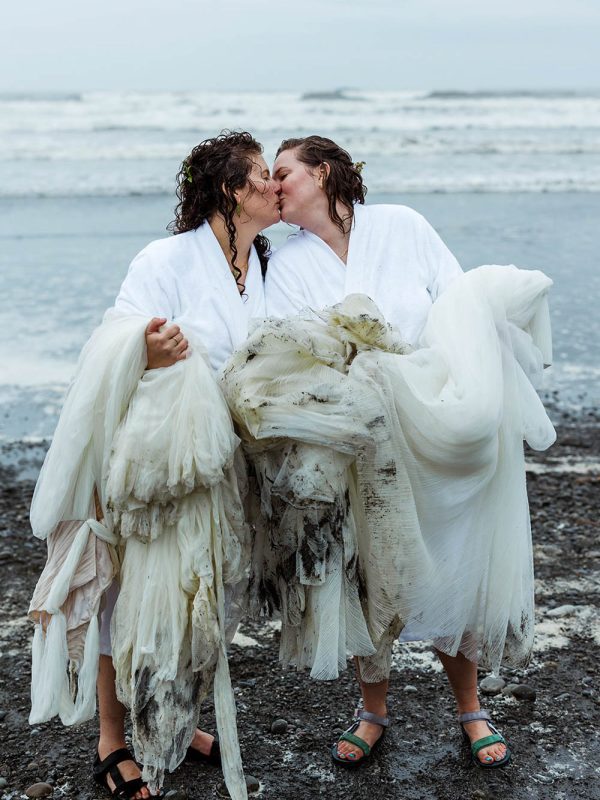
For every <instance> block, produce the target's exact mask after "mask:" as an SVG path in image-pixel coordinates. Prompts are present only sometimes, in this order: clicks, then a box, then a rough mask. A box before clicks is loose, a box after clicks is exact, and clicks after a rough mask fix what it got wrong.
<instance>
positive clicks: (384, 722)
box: [354, 708, 390, 728]
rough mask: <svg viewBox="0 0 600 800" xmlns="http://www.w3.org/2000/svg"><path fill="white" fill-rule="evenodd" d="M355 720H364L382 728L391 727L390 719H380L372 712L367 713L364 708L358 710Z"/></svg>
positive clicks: (355, 713)
mask: <svg viewBox="0 0 600 800" xmlns="http://www.w3.org/2000/svg"><path fill="white" fill-rule="evenodd" d="M354 718H355V719H362V720H363V721H364V722H370V723H371V724H373V725H381V727H382V728H388V727H389V725H390V718H389V717H380V716H378V715H377V714H373V713H372V712H371V711H365V709H364V708H357V709H356V711H355V712H354Z"/></svg>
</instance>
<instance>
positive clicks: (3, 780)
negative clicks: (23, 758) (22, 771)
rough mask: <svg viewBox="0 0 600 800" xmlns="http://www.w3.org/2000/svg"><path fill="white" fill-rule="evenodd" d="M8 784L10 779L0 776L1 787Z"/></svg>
mask: <svg viewBox="0 0 600 800" xmlns="http://www.w3.org/2000/svg"><path fill="white" fill-rule="evenodd" d="M7 786H8V781H7V780H6V778H0V789H6V787H7Z"/></svg>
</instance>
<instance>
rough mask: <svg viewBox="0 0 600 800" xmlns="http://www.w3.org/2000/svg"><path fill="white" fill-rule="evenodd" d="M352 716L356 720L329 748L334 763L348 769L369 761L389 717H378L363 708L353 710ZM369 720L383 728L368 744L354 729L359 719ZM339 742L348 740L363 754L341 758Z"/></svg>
mask: <svg viewBox="0 0 600 800" xmlns="http://www.w3.org/2000/svg"><path fill="white" fill-rule="evenodd" d="M354 717H355V719H356V722H354V723H353V724H352V725H351V726H350V727H349V728H348V730H347V731H344V733H342V735H341V736H340V738H339V739H338V741H337V742H336V743H335V744H334V745H333V747H332V748H331V757H332V758H333V760H334V761H335V763H336V764H340V765H341V766H342V767H349V768H350V769H354V768H355V767H360V766H361V764H364V763H365V762H367V761H369V759H370V758H371V756H372V755H373V753H374V752H375V751H376V750H377V748H378V747H379V745H380V744H381V742H382V740H383V737H384V735H385V732H386V729H387V728H388V727H389V725H390V720H389V717H378V716H377V714H372V713H371V712H370V711H365V710H364V709H362V708H361V709H358V708H357V709H356V711H355V712H354ZM363 720H364V721H365V722H370V723H372V724H373V725H381V727H382V728H383V730H382V731H381V736H380V737H379V739H377V741H376V742H375V744H373V745H372V746H369V744H368V743H367V742H365V740H364V739H361V737H360V736H357V735H356V734H355V733H354V731H355V730H356V729H357V728H358V726H359V725H360V723H361V721H363ZM340 742H350V744H353V745H356V747H359V748H360V749H361V750H362V751H363V755H362V756H361V757H360V758H342V757H341V756H339V755H338V745H339V743H340Z"/></svg>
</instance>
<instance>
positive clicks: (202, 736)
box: [190, 728, 215, 756]
mask: <svg viewBox="0 0 600 800" xmlns="http://www.w3.org/2000/svg"><path fill="white" fill-rule="evenodd" d="M214 740H215V737H214V736H212V735H211V734H210V733H205V732H204V731H201V730H200V728H196V733H195V734H194V738H193V739H192V741H191V742H190V747H193V748H194V750H198V751H199V752H200V753H202V755H204V756H207V755H209V753H210V748H211V747H212V743H213V742H214Z"/></svg>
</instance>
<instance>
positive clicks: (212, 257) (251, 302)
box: [194, 222, 266, 348]
mask: <svg viewBox="0 0 600 800" xmlns="http://www.w3.org/2000/svg"><path fill="white" fill-rule="evenodd" d="M195 234H196V236H195V240H194V241H195V245H196V247H197V248H198V258H199V262H200V263H204V264H207V265H210V269H209V275H210V282H211V285H212V286H213V287H214V288H215V289H217V290H218V292H219V295H220V296H222V298H223V303H220V304H219V305H220V306H221V308H222V312H223V313H221V315H220V316H221V318H222V321H223V322H224V324H225V326H226V327H227V330H228V331H229V335H230V338H231V342H232V344H233V347H234V348H235V347H237V346H238V345H240V344H241V343H242V342H243V341H244V340H245V339H246V337H247V336H248V323H249V320H250V319H251V318H252V317H264V316H266V309H265V299H264V290H263V279H262V272H261V266H260V260H259V258H258V253H257V252H256V248H255V247H254V245H252V247H251V248H250V259H249V261H248V272H247V275H246V291H245V292H244V296H243V297H242V295H240V293H239V290H238V287H237V284H236V282H235V278H234V277H233V274H232V272H231V269H230V267H229V263H228V262H227V259H226V258H225V253H224V252H223V250H222V249H221V245H220V244H219V241H218V239H217V237H216V236H215V234H214V232H213V230H212V228H211V227H210V225H209V224H208V222H207V223H205V224H204V225H201V226H200V227H199V228H197V229H196V231H195Z"/></svg>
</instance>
